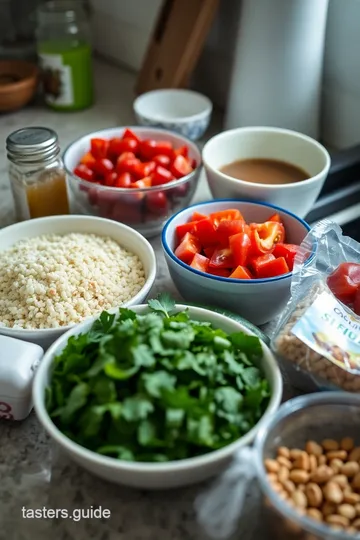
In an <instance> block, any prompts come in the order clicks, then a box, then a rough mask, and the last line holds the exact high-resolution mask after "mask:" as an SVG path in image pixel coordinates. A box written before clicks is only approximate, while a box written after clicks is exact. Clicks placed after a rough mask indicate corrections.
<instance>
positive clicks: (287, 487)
mask: <svg viewBox="0 0 360 540" xmlns="http://www.w3.org/2000/svg"><path fill="white" fill-rule="evenodd" d="M283 488H284V489H285V491H287V492H288V493H293V492H294V491H295V489H296V488H295V484H294V482H292V481H291V480H285V482H283Z"/></svg>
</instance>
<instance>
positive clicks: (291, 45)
mask: <svg viewBox="0 0 360 540" xmlns="http://www.w3.org/2000/svg"><path fill="white" fill-rule="evenodd" d="M327 9H328V0H271V1H269V0H256V1H254V0H243V2H242V11H241V17H240V20H239V26H238V38H237V42H236V50H235V55H234V65H233V73H232V78H231V85H230V92H229V99H228V107H227V112H226V119H225V128H226V129H231V128H234V127H241V126H249V125H264V126H276V127H283V128H288V129H293V130H296V131H301V132H303V133H305V134H307V135H310V136H311V137H314V138H317V137H318V134H319V109H320V92H321V79H322V65H323V52H324V38H325V29H326V18H327Z"/></svg>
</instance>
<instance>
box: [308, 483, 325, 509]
mask: <svg viewBox="0 0 360 540" xmlns="http://www.w3.org/2000/svg"><path fill="white" fill-rule="evenodd" d="M305 494H306V496H307V499H308V502H309V505H310V506H313V507H314V508H319V506H321V504H322V502H323V494H322V491H321V488H320V487H319V486H318V485H317V484H314V483H313V482H311V483H310V484H308V485H307V486H306V489H305Z"/></svg>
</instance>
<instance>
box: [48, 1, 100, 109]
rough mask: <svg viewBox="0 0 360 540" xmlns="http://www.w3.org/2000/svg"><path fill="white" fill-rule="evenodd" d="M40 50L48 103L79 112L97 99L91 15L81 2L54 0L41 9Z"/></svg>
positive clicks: (58, 107)
mask: <svg viewBox="0 0 360 540" xmlns="http://www.w3.org/2000/svg"><path fill="white" fill-rule="evenodd" d="M37 50H38V56H39V60H40V65H41V68H42V74H43V90H44V98H45V102H46V103H47V105H49V107H51V108H53V109H55V110H58V111H77V110H81V109H85V108H87V107H90V106H91V105H92V104H93V101H94V86H93V71H92V49H91V40H90V24H89V18H88V15H87V13H86V11H85V9H84V7H83V5H82V3H81V2H80V1H75V0H73V1H68V0H54V1H51V2H47V3H46V4H44V5H42V6H40V8H39V10H38V26H37Z"/></svg>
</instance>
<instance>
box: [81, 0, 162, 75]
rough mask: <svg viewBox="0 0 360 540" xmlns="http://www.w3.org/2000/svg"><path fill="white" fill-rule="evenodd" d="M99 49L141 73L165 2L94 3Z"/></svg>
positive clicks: (107, 0)
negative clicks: (154, 28) (141, 67)
mask: <svg viewBox="0 0 360 540" xmlns="http://www.w3.org/2000/svg"><path fill="white" fill-rule="evenodd" d="M90 3H91V5H92V8H93V11H94V17H93V34H94V42H95V47H96V49H97V50H98V51H99V52H100V53H102V54H104V55H105V56H107V57H109V58H110V59H112V60H115V61H117V62H120V63H122V64H125V65H126V66H128V67H130V68H132V69H135V70H138V69H139V68H140V66H141V62H142V59H143V55H144V52H145V50H146V46H147V43H148V41H149V37H150V34H151V30H152V28H153V26H154V23H155V20H156V16H157V13H158V10H159V7H160V6H161V3H162V0H90Z"/></svg>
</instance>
